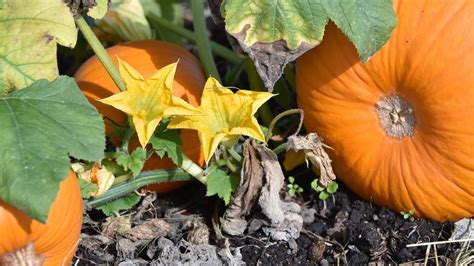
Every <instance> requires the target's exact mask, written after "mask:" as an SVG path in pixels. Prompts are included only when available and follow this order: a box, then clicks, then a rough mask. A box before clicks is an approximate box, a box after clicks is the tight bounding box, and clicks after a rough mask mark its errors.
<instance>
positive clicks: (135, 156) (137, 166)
mask: <svg viewBox="0 0 474 266" xmlns="http://www.w3.org/2000/svg"><path fill="white" fill-rule="evenodd" d="M145 159H146V151H145V150H144V149H142V148H141V147H138V148H136V149H135V150H134V151H133V152H132V153H131V154H128V153H126V152H124V151H117V152H116V153H115V160H116V161H117V164H118V165H120V166H122V167H123V169H124V170H125V171H128V170H130V171H132V174H133V176H137V175H138V174H139V173H140V171H141V170H142V168H143V165H144V164H145Z"/></svg>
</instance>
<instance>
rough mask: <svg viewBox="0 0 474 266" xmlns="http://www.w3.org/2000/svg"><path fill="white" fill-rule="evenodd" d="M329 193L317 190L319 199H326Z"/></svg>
mask: <svg viewBox="0 0 474 266" xmlns="http://www.w3.org/2000/svg"><path fill="white" fill-rule="evenodd" d="M329 195H330V194H329V193H327V192H326V191H321V192H319V199H320V200H326V199H327V198H329Z"/></svg>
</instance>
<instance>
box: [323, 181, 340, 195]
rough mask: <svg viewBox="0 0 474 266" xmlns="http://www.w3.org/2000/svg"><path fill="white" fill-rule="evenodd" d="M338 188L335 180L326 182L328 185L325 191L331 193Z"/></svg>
mask: <svg viewBox="0 0 474 266" xmlns="http://www.w3.org/2000/svg"><path fill="white" fill-rule="evenodd" d="M338 188H339V185H338V184H337V182H336V181H331V183H329V184H328V187H327V188H326V190H327V192H329V193H331V194H333V193H334V192H336V191H337V189H338Z"/></svg>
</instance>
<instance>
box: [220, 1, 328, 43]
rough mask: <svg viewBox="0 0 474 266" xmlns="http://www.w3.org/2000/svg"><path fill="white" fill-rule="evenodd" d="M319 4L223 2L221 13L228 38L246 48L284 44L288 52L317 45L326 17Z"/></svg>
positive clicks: (309, 2) (300, 2) (321, 35)
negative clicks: (282, 42)
mask: <svg viewBox="0 0 474 266" xmlns="http://www.w3.org/2000/svg"><path fill="white" fill-rule="evenodd" d="M318 2H320V1H308V0H306V1H288V0H258V1H257V0H252V1H249V0H225V1H224V2H223V3H222V6H221V10H222V11H223V15H224V17H225V22H226V24H225V26H226V29H227V31H228V32H229V33H231V34H232V35H234V36H235V35H238V34H242V35H243V38H240V39H241V41H242V42H243V43H244V44H246V45H247V46H252V45H254V44H255V43H258V42H262V43H271V42H276V41H279V40H284V41H285V42H286V45H287V46H288V48H289V49H290V50H297V49H298V48H299V47H300V46H301V45H303V43H307V44H310V45H317V44H319V43H320V42H321V40H322V38H323V34H324V26H325V25H326V23H327V21H328V17H327V15H326V12H325V10H324V8H323V6H322V5H321V4H320V3H318Z"/></svg>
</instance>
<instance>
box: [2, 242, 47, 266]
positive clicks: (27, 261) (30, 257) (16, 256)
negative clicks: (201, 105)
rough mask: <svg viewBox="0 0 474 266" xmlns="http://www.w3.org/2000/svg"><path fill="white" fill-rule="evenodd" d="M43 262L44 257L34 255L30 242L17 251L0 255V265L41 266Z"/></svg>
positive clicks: (33, 248)
mask: <svg viewBox="0 0 474 266" xmlns="http://www.w3.org/2000/svg"><path fill="white" fill-rule="evenodd" d="M44 260H45V256H44V255H41V254H36V251H35V245H34V244H33V243H31V242H30V243H28V244H26V246H24V247H22V248H20V249H18V250H15V251H12V252H10V253H5V254H3V255H1V256H0V265H5V266H10V265H11V266H16V265H23V266H40V265H43V262H44Z"/></svg>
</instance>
